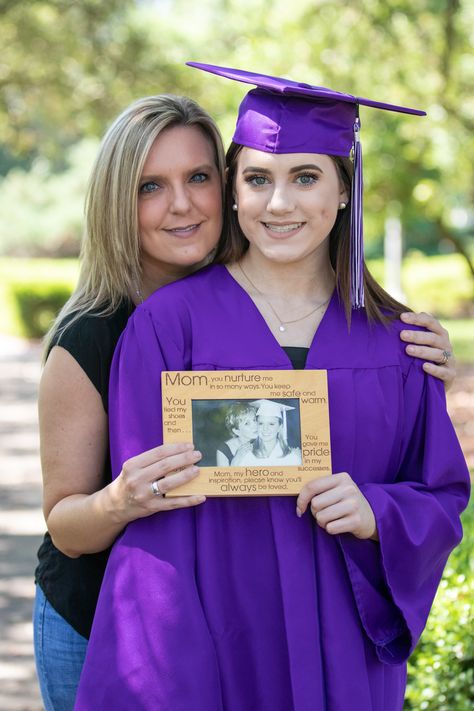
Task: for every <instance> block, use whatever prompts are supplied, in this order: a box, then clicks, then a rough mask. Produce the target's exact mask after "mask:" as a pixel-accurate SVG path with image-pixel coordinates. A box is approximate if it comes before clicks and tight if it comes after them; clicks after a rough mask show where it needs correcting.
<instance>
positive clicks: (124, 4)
mask: <svg viewBox="0 0 474 711" xmlns="http://www.w3.org/2000/svg"><path fill="white" fill-rule="evenodd" d="M0 13H1V15H0V17H1V19H0V44H1V46H2V48H3V49H2V57H1V58H0V136H2V141H3V144H1V145H0V175H2V174H3V175H4V176H6V177H5V178H4V181H3V183H0V251H1V252H3V253H5V252H8V251H12V249H13V251H16V252H17V253H22V252H24V251H25V245H26V247H27V249H28V250H29V251H31V248H32V245H33V244H42V248H41V249H40V250H39V251H43V252H44V250H45V247H44V245H45V242H48V243H49V244H50V245H51V250H53V249H54V250H56V249H58V248H59V249H63V252H64V253H70V251H71V248H72V249H74V244H75V245H76V247H75V248H76V250H77V244H78V240H79V235H80V228H79V224H78V223H79V220H78V218H77V214H78V213H77V208H76V207H75V206H74V207H71V212H73V213H74V215H75V216H76V217H74V219H72V218H70V219H66V215H65V214H64V213H65V211H64V207H63V206H59V203H61V202H64V201H69V197H71V200H72V204H73V205H74V204H75V198H73V197H72V196H70V194H69V193H68V190H69V187H71V185H72V184H74V183H75V184H76V185H77V191H76V192H77V195H78V199H80V200H82V197H83V193H82V190H83V187H82V186H83V184H84V179H85V173H87V170H88V166H86V165H85V161H83V164H82V165H81V166H79V165H77V166H74V165H71V163H70V158H69V156H70V147H71V145H74V144H76V143H77V142H78V141H80V140H82V139H83V138H85V137H93V138H95V139H97V138H98V137H99V136H100V135H101V134H102V133H103V131H104V129H105V127H106V126H107V124H108V123H109V122H110V121H111V119H112V118H113V117H114V116H115V115H116V114H117V113H118V112H119V111H120V110H121V109H122V108H124V107H125V106H126V105H127V104H128V103H129V102H130V101H131V100H133V99H134V98H136V97H138V96H141V95H145V94H150V93H157V92H166V91H167V92H174V93H184V94H189V95H191V96H193V97H195V98H196V99H197V100H198V101H200V102H201V103H202V104H203V105H204V106H205V107H206V108H207V109H208V110H209V111H210V112H211V113H212V114H213V115H214V116H215V117H216V118H217V119H218V121H219V124H220V126H221V127H222V130H223V133H224V137H225V139H226V140H228V139H229V137H230V135H231V131H232V124H233V117H234V116H235V111H236V107H237V105H238V103H239V100H240V98H241V97H242V96H243V94H244V93H245V90H246V87H245V86H243V85H242V86H239V85H237V84H236V83H234V82H230V81H225V80H219V79H217V78H214V77H212V76H210V75H204V74H202V73H200V72H197V71H196V70H191V69H187V68H185V67H184V62H185V61H186V60H187V59H197V60H202V61H207V62H215V63H217V64H224V65H227V66H238V67H244V68H248V69H256V70H259V71H263V72H267V73H273V74H281V75H286V76H290V77H292V78H296V79H299V80H302V81H305V80H306V81H308V82H311V83H315V84H318V83H319V84H323V85H329V86H331V87H333V88H335V89H339V90H342V91H347V90H350V91H351V92H352V93H355V94H360V95H363V96H370V97H373V98H377V99H381V100H387V101H392V102H393V103H401V104H407V105H413V106H418V107H421V108H425V109H426V110H427V111H428V118H427V119H420V118H410V117H400V116H398V115H395V114H393V115H392V114H388V113H386V112H383V115H381V113H382V112H378V111H375V110H370V109H363V110H362V122H363V147H364V153H365V156H366V157H367V158H368V160H367V161H366V170H365V181H366V191H365V197H366V232H367V237H368V242H367V243H368V248H369V251H370V249H371V245H372V251H373V252H374V250H376V249H377V248H378V249H379V248H380V243H381V235H382V233H383V225H384V221H385V219H386V217H387V216H391V215H398V216H399V217H400V218H401V220H402V222H403V225H404V228H405V236H406V246H408V247H410V246H416V247H418V248H421V249H424V250H425V251H428V252H430V251H431V252H433V251H436V250H437V249H438V245H439V244H440V242H441V245H442V247H441V248H445V249H449V246H451V248H452V247H455V248H456V249H457V250H458V251H460V252H461V253H462V254H463V255H464V258H465V259H466V262H467V264H469V268H470V270H471V272H472V274H473V277H474V268H473V266H472V256H471V253H470V246H469V245H470V239H472V230H473V210H472V196H473V192H474V171H473V165H472V155H474V132H473V130H472V129H473V127H474V93H473V91H472V89H473V86H474V53H473V52H472V44H473V40H472V30H471V28H472V26H473V25H474V6H473V5H472V3H471V2H469V0H411V1H409V0H370V1H367V0H354V2H351V3H349V4H348V3H346V2H345V0H300V1H299V2H298V3H297V4H295V3H288V2H287V0H273V1H272V2H270V3H269V2H268V0H200V2H199V3H194V2H191V1H190V0H141V1H137V2H134V1H133V0H109V1H108V2H106V3H104V2H102V1H101V0H82V1H81V2H80V3H76V2H72V1H71V0H50V1H49V2H46V1H42V0H34V1H30V2H26V1H23V2H22V1H21V0H20V1H18V0H16V1H15V2H13V0H3V2H2V0H0ZM45 160H47V161H48V162H47V163H45ZM38 161H40V168H38V167H37V162H38ZM15 166H16V167H15ZM76 168H77V170H76V173H74V170H75V169H76ZM12 170H16V171H17V177H15V178H13V177H12V176H11V171H12ZM18 171H25V172H19V173H18ZM38 171H39V173H41V175H42V176H43V178H44V180H45V184H46V185H47V187H48V188H50V187H51V186H53V184H54V176H58V175H59V176H61V175H63V177H64V178H65V181H66V183H68V186H69V187H67V186H65V195H62V194H61V189H60V188H59V187H58V191H57V203H58V205H57V206H56V205H55V204H54V200H52V199H51V200H50V199H48V200H46V202H47V205H43V206H41V205H40V207H39V209H40V211H41V210H43V209H44V211H45V212H48V214H49V215H51V214H54V219H52V218H48V219H46V218H45V220H44V224H45V225H46V223H48V220H49V222H50V223H52V224H51V225H48V227H47V230H46V231H47V233H48V234H47V235H46V234H43V239H41V237H40V235H39V233H40V231H41V230H40V225H38V226H37V229H35V230H33V232H32V233H31V234H30V237H29V239H26V240H25V238H24V236H23V235H24V234H25V233H24V231H22V230H19V231H17V230H16V225H17V224H18V222H20V223H22V224H23V225H24V223H25V222H26V223H31V224H32V223H34V222H35V218H34V217H33V215H32V216H31V217H28V216H26V213H28V212H31V213H33V212H34V211H35V210H37V209H38V206H36V205H33V204H32V202H33V196H32V195H31V194H30V192H29V191H30V190H33V189H34V182H35V177H36V178H37V177H38ZM30 173H31V174H30ZM73 173H74V175H73ZM22 180H24V181H25V186H26V188H27V189H26V191H25V190H22V188H21V182H22ZM31 181H32V182H31ZM66 188H67V189H66ZM52 189H53V190H54V187H53V188H52ZM14 210H21V212H22V213H23V217H21V218H19V217H18V216H17V217H16V218H15V219H13V217H12V215H13V211H14ZM35 214H36V213H35ZM40 222H41V221H40ZM71 222H73V223H74V229H73V231H72V232H71ZM22 229H23V228H22ZM41 229H42V228H41ZM53 233H54V234H53ZM71 235H72V240H73V241H72V242H71ZM74 240H75V242H74ZM62 245H64V247H62Z"/></svg>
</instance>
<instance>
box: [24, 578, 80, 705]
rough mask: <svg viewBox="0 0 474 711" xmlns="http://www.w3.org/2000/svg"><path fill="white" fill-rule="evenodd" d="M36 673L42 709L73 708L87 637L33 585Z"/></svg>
mask: <svg viewBox="0 0 474 711" xmlns="http://www.w3.org/2000/svg"><path fill="white" fill-rule="evenodd" d="M33 631H34V643H35V660H36V672H37V674H38V680H39V685H40V689H41V695H42V697H43V703H44V707H45V710H46V711H73V709H74V702H75V699H76V692H77V687H78V684H79V677H80V676H81V671H82V665H83V664H84V658H85V656H86V650H87V639H86V638H85V637H83V636H82V635H80V634H79V633H78V632H76V630H75V629H73V628H72V627H71V625H70V624H69V623H68V622H66V620H65V619H64V618H63V617H61V615H60V614H59V613H57V612H56V610H55V609H54V608H53V607H52V606H51V605H50V603H49V602H48V601H47V600H46V598H45V596H44V593H43V591H42V590H41V588H40V587H39V585H37V586H36V599H35V605H34V610H33Z"/></svg>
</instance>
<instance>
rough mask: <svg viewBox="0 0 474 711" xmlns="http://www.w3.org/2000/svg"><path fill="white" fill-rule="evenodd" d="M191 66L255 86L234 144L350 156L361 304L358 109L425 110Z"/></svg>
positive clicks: (354, 294)
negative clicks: (352, 173) (365, 107)
mask: <svg viewBox="0 0 474 711" xmlns="http://www.w3.org/2000/svg"><path fill="white" fill-rule="evenodd" d="M187 64H188V65H189V66H190V67H195V68H196V69H202V70H204V71H206V72H211V73H212V74H218V75H219V76H222V77H226V78H227V79H234V80H235V81H240V82H244V83H246V84H253V85H255V86H256V87H257V88H256V89H252V90H251V91H249V92H248V94H247V95H246V96H245V97H244V99H243V101H242V103H241V104H240V108H239V115H238V117H237V125H236V128H235V132H234V135H233V141H235V143H239V144H240V145H243V146H247V147H249V148H255V149H257V150H259V151H264V152H266V153H325V154H328V155H337V156H346V157H349V156H352V157H353V160H354V178H353V180H352V190H351V303H352V306H353V308H361V307H362V306H364V280H363V258H364V248H363V209H362V208H363V180H362V149H361V144H360V138H359V132H360V120H359V105H362V106H370V107H373V108H376V109H384V110H385V111H397V112H400V113H405V114H415V115H417V116H425V115H426V112H425V111H419V110H417V109H410V108H406V107H404V106H395V105H394V104H385V103H382V102H380V101H372V100H371V99H364V98H361V97H359V96H352V95H351V94H342V93H340V92H338V91H332V89H326V88H325V87H323V86H311V85H310V84H300V83H298V82H295V81H291V80H290V79H281V78H279V77H272V76H267V75H265V74H256V73H254V72H247V71H243V70H241V69H230V68H228V67H218V66H215V65H212V64H201V63H199V62H187Z"/></svg>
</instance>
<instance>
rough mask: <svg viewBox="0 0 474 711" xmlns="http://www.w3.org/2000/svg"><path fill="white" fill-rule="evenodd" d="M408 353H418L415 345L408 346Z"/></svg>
mask: <svg viewBox="0 0 474 711" xmlns="http://www.w3.org/2000/svg"><path fill="white" fill-rule="evenodd" d="M407 353H411V354H412V355H413V354H414V353H416V350H415V346H407Z"/></svg>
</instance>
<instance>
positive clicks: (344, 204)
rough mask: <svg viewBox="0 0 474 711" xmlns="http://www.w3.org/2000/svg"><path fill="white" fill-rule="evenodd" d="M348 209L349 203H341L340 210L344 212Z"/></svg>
mask: <svg viewBox="0 0 474 711" xmlns="http://www.w3.org/2000/svg"><path fill="white" fill-rule="evenodd" d="M346 207H347V202H340V203H339V210H344V209H345V208H346Z"/></svg>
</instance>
